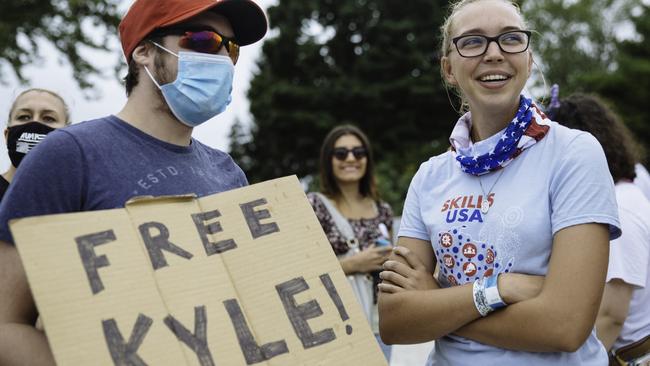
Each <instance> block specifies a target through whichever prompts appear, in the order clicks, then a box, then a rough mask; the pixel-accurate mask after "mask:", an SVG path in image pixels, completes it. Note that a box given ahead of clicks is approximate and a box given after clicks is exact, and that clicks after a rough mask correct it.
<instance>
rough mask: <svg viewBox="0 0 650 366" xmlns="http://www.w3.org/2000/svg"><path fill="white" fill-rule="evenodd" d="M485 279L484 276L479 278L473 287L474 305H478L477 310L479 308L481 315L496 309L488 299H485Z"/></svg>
mask: <svg viewBox="0 0 650 366" xmlns="http://www.w3.org/2000/svg"><path fill="white" fill-rule="evenodd" d="M484 281H485V279H484V278H479V279H478V280H476V281H475V282H474V285H473V287H472V297H473V298H474V306H476V310H478V312H479V314H481V316H486V315H488V314H489V313H491V312H492V311H494V309H492V308H491V307H490V306H489V305H488V304H487V300H486V299H485V283H484Z"/></svg>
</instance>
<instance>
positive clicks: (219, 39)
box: [151, 27, 239, 64]
mask: <svg viewBox="0 0 650 366" xmlns="http://www.w3.org/2000/svg"><path fill="white" fill-rule="evenodd" d="M151 35H152V36H170V35H177V36H182V37H181V39H180V40H179V41H178V45H179V46H180V47H182V48H187V49H190V50H192V51H196V52H201V53H210V54H217V53H219V51H221V48H222V47H226V51H228V56H230V59H231V60H232V63H233V64H236V63H237V60H238V59H239V45H238V44H237V41H236V40H235V38H230V37H226V36H224V35H222V34H220V33H218V32H216V31H213V30H206V29H205V28H196V27H169V28H162V29H158V30H155V31H154V32H153V33H152V34H151Z"/></svg>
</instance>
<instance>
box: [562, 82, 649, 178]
mask: <svg viewBox="0 0 650 366" xmlns="http://www.w3.org/2000/svg"><path fill="white" fill-rule="evenodd" d="M552 115H553V119H554V120H556V121H557V122H559V123H561V124H563V125H565V126H567V127H569V128H575V129H578V130H583V131H587V132H589V133H591V134H592V135H594V137H596V139H597V140H598V142H600V145H601V146H602V147H603V150H604V151H605V156H606V157H607V165H608V166H609V172H610V173H611V174H612V178H614V182H618V181H619V180H621V179H628V180H633V179H634V178H635V177H636V173H634V164H636V162H637V161H639V156H640V151H639V146H638V145H637V143H636V142H635V141H634V139H633V138H632V134H631V133H630V130H629V129H628V128H627V127H626V126H625V125H624V124H623V122H622V121H621V120H620V119H619V118H618V116H617V115H616V114H615V113H614V112H613V111H612V110H611V109H609V107H608V106H607V105H606V104H605V103H604V102H603V101H602V100H601V99H600V98H598V97H596V96H594V95H585V94H573V95H571V96H569V97H567V98H564V99H561V100H560V106H559V107H558V108H557V109H555V110H554V111H553V114H552Z"/></svg>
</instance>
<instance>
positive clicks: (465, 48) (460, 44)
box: [451, 30, 531, 57]
mask: <svg viewBox="0 0 650 366" xmlns="http://www.w3.org/2000/svg"><path fill="white" fill-rule="evenodd" d="M530 34H531V32H530V31H526V30H516V31H509V32H505V33H501V34H499V35H498V36H496V37H488V36H484V35H482V34H466V35H463V36H460V37H456V38H453V39H452V40H451V41H452V42H453V43H454V45H455V46H456V50H457V51H458V54H459V55H461V56H462V57H478V56H482V55H484V54H485V52H487V49H488V46H490V43H491V42H496V44H497V45H498V46H499V49H500V50H501V51H502V52H505V53H521V52H524V51H526V50H527V49H528V45H529V44H530Z"/></svg>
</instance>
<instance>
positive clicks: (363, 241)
mask: <svg viewBox="0 0 650 366" xmlns="http://www.w3.org/2000/svg"><path fill="white" fill-rule="evenodd" d="M307 198H308V199H309V203H311V206H312V207H313V208H314V212H315V213H316V217H318V221H320V224H321V226H322V227H323V231H324V232H325V235H327V239H328V240H329V242H330V244H331V245H332V249H333V250H334V253H335V254H336V255H337V256H338V255H342V254H345V253H347V252H348V250H350V248H349V247H348V244H347V242H346V240H345V238H344V236H343V235H342V234H341V232H340V231H339V229H338V228H337V227H336V224H335V223H334V219H332V216H331V215H330V213H329V211H327V208H326V207H325V205H324V204H323V202H322V201H321V200H320V198H319V197H318V196H317V195H316V194H313V193H308V194H307ZM377 211H378V212H377V216H375V217H373V218H371V219H348V222H350V225H351V226H352V230H353V231H354V234H355V236H356V238H357V239H358V240H359V248H360V249H361V250H363V249H365V248H367V247H369V246H370V245H372V244H374V243H375V240H377V238H379V237H380V236H381V232H380V231H379V224H380V223H383V224H384V225H386V228H388V229H389V230H390V229H391V228H392V227H393V210H392V209H391V207H390V205H389V204H388V203H386V202H383V201H378V202H377ZM388 239H391V238H388Z"/></svg>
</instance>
